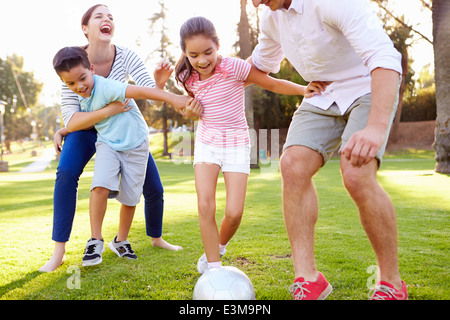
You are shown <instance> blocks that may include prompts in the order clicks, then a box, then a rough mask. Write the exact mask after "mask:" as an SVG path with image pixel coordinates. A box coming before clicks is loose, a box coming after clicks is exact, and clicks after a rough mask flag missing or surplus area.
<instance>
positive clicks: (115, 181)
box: [91, 138, 149, 207]
mask: <svg viewBox="0 0 450 320" xmlns="http://www.w3.org/2000/svg"><path fill="white" fill-rule="evenodd" d="M95 147H96V149H97V151H96V155H95V164H94V177H93V179H92V184H91V191H92V189H94V188H95V187H103V188H105V189H108V190H110V193H109V198H117V200H118V201H119V202H120V203H122V204H124V205H127V206H130V207H132V206H135V205H137V204H138V203H139V200H140V198H141V195H142V190H143V186H144V181H145V173H146V171H147V161H148V152H149V144H148V138H146V139H145V141H144V142H143V143H142V144H141V145H140V146H139V147H137V148H134V149H132V150H128V151H115V150H113V149H112V148H111V147H110V146H109V145H107V144H106V143H104V142H101V141H97V142H96V143H95Z"/></svg>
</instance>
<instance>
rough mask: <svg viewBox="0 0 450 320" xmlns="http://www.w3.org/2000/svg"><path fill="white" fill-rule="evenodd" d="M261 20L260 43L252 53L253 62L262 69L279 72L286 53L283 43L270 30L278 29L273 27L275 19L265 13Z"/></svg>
mask: <svg viewBox="0 0 450 320" xmlns="http://www.w3.org/2000/svg"><path fill="white" fill-rule="evenodd" d="M261 20H264V22H262V23H261V26H263V27H262V28H261V33H260V35H259V38H258V44H257V45H256V47H255V49H254V50H253V53H252V61H253V64H254V65H255V66H256V67H257V68H258V69H259V70H261V71H264V72H272V73H277V72H278V71H279V70H280V63H281V61H282V60H283V59H284V53H283V50H282V49H281V45H280V44H279V43H278V42H277V41H275V40H274V39H273V37H272V36H271V34H270V30H271V29H272V30H275V31H276V30H277V28H276V27H271V26H272V25H273V23H274V22H273V21H270V20H269V18H268V15H266V14H263V16H262V18H261Z"/></svg>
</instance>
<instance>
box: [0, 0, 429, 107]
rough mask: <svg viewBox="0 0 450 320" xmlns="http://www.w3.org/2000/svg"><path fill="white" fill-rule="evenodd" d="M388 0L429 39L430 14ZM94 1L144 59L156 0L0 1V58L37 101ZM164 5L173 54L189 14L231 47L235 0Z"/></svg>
mask: <svg viewBox="0 0 450 320" xmlns="http://www.w3.org/2000/svg"><path fill="white" fill-rule="evenodd" d="M248 2H249V3H250V2H251V1H250V0H248ZM389 2H390V3H391V4H393V5H395V12H396V13H398V14H399V15H401V14H404V15H405V18H406V21H407V22H409V23H411V24H414V25H416V24H417V21H420V24H419V25H418V26H417V28H418V29H420V30H421V32H423V33H424V34H426V35H427V36H428V37H429V38H431V28H432V24H431V13H429V12H427V11H426V10H422V9H421V5H420V4H419V1H418V0H389ZM97 3H103V4H105V5H107V6H108V7H109V9H110V11H111V13H112V15H113V17H114V21H115V25H116V30H115V35H114V38H113V43H115V44H118V45H122V46H125V47H128V48H130V49H132V50H134V51H135V52H137V53H138V54H139V55H140V56H141V58H142V59H144V60H146V59H147V57H149V56H150V55H151V52H152V51H153V50H155V49H157V46H158V41H157V40H156V41H155V40H154V39H153V38H151V37H150V35H149V34H148V30H149V25H150V22H149V21H148V19H149V18H150V17H152V16H153V14H154V13H156V12H158V11H159V10H160V6H159V4H158V3H159V0H129V1H124V0H77V1H61V0H42V1H34V0H5V1H2V6H1V10H0V58H2V59H5V58H6V57H7V56H9V55H12V54H13V53H16V54H18V55H19V56H22V57H24V70H26V71H32V72H34V77H35V78H36V79H38V80H39V81H41V82H42V83H44V87H43V90H42V93H41V97H40V101H41V102H42V103H46V104H50V105H52V104H54V103H58V102H59V89H60V80H59V78H58V77H57V75H56V74H55V72H54V71H53V68H52V59H53V56H54V55H55V53H56V52H57V51H58V50H59V49H60V48H62V47H64V46H73V45H84V44H86V43H87V40H86V38H85V37H84V35H83V33H82V32H81V26H80V21H81V17H82V15H83V14H84V12H85V11H86V10H87V9H88V8H89V7H91V6H92V5H95V4H97ZM164 4H165V6H166V8H167V19H168V23H167V27H168V32H169V36H170V38H171V41H172V43H173V44H174V49H173V50H174V52H173V56H174V57H175V58H176V59H177V58H178V56H179V54H180V51H179V46H178V43H179V35H178V32H179V29H180V26H181V24H182V23H183V22H184V21H186V20H187V19H189V18H190V17H193V16H198V15H202V16H205V17H207V18H208V19H210V20H211V21H212V22H213V23H214V25H215V27H216V29H217V33H218V35H219V38H220V40H221V48H220V51H219V53H220V54H222V55H224V56H226V55H229V54H231V53H232V52H233V49H232V45H233V44H234V43H235V42H236V40H237V33H236V28H237V23H238V22H239V15H240V11H239V10H240V8H239V0H227V1H219V0H165V1H164ZM406 10H407V11H406ZM138 43H139V45H138ZM412 49H413V50H412V56H413V58H414V59H415V63H414V65H413V67H414V68H415V69H416V73H417V74H418V73H419V71H420V70H421V68H422V67H423V66H424V65H426V64H427V63H432V62H433V50H432V47H431V45H430V44H428V43H426V42H425V41H417V42H415V43H414V46H413V48H412ZM156 62H157V61H156V60H154V59H149V60H147V62H146V66H147V68H148V70H149V72H150V73H152V72H153V69H154V67H155V64H156Z"/></svg>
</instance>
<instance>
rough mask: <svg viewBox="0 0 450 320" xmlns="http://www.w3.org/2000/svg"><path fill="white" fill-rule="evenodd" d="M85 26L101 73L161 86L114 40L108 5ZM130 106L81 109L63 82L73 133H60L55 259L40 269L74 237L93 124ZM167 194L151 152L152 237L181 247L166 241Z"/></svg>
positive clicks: (94, 10)
mask: <svg viewBox="0 0 450 320" xmlns="http://www.w3.org/2000/svg"><path fill="white" fill-rule="evenodd" d="M81 26H82V30H83V33H84V34H85V36H86V38H87V39H88V45H87V46H86V47H85V50H86V52H87V53H88V56H89V59H90V61H91V63H92V64H93V65H94V66H95V71H96V74H98V75H101V76H104V77H106V78H111V79H116V80H120V81H123V82H128V76H129V75H131V76H132V78H133V80H134V81H135V82H136V84H137V85H140V86H151V87H154V86H155V82H154V81H153V80H152V79H151V77H150V76H149V74H148V72H147V70H146V69H145V66H144V64H143V62H142V60H141V59H140V58H139V57H138V56H137V55H136V54H135V53H134V52H133V51H131V50H129V49H127V48H124V47H120V46H116V45H114V44H112V43H111V40H112V37H113V35H114V29H115V26H114V21H113V17H112V15H111V13H110V11H109V9H108V7H106V6H105V5H101V4H98V5H95V6H93V7H91V8H89V10H87V11H86V13H85V14H84V15H83V18H82V22H81ZM169 67H170V66H169V65H168V64H167V63H162V64H160V65H159V66H158V68H157V69H156V70H155V73H154V76H155V78H157V79H158V78H161V79H162V81H161V82H160V83H162V85H161V86H163V85H164V83H165V80H167V78H168V76H169V75H170V73H171V70H169V69H168V68H169ZM126 105H127V103H119V102H114V103H112V104H110V105H108V106H106V107H105V108H103V109H100V110H97V111H93V112H79V111H80V106H79V102H78V97H77V96H76V94H75V93H73V92H72V91H70V90H69V89H68V88H67V86H65V85H63V88H62V103H61V113H62V116H63V120H64V123H65V124H66V128H67V129H68V130H69V131H71V133H70V134H68V135H67V136H66V137H65V138H64V148H62V140H63V137H62V136H61V134H60V133H59V132H57V133H56V134H55V149H57V152H58V153H59V152H61V156H60V160H59V165H58V169H57V173H56V181H55V189H54V197H53V206H54V214H53V235H52V239H53V240H54V241H55V248H54V251H53V255H52V257H51V258H50V260H49V261H48V262H47V263H46V264H45V265H44V266H42V267H41V268H40V269H39V270H40V271H43V272H48V271H53V270H55V269H57V268H58V267H59V266H60V265H61V264H62V263H63V262H64V259H65V245H66V242H67V241H68V240H69V237H70V232H71V230H72V224H73V218H74V215H75V210H76V200H77V187H78V179H79V177H80V175H81V173H82V172H83V169H84V167H85V165H86V164H87V162H88V161H89V160H90V159H91V158H92V156H93V155H94V153H95V141H96V137H97V133H96V131H95V129H93V128H92V126H93V125H94V124H95V123H97V122H99V121H101V120H103V119H105V118H107V117H109V116H111V115H114V114H117V113H120V112H126V111H128V110H129V109H127V108H126ZM76 130H80V131H76ZM163 192H164V190H163V186H162V183H161V180H160V177H159V173H158V169H157V167H156V164H155V162H154V160H153V157H152V155H151V154H150V155H149V159H148V164H147V172H146V178H145V183H144V187H143V194H144V198H145V220H146V231H147V235H148V236H150V237H151V238H152V245H153V246H156V247H162V248H166V249H169V250H181V249H182V247H180V246H177V245H172V244H170V243H168V242H166V241H165V240H163V239H162V236H161V235H162V220H163V208H164V199H163Z"/></svg>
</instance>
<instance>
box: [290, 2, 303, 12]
mask: <svg viewBox="0 0 450 320" xmlns="http://www.w3.org/2000/svg"><path fill="white" fill-rule="evenodd" d="M289 10H294V11H297V12H298V13H302V12H303V0H292V2H291V5H290V7H289V9H288V11H289Z"/></svg>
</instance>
